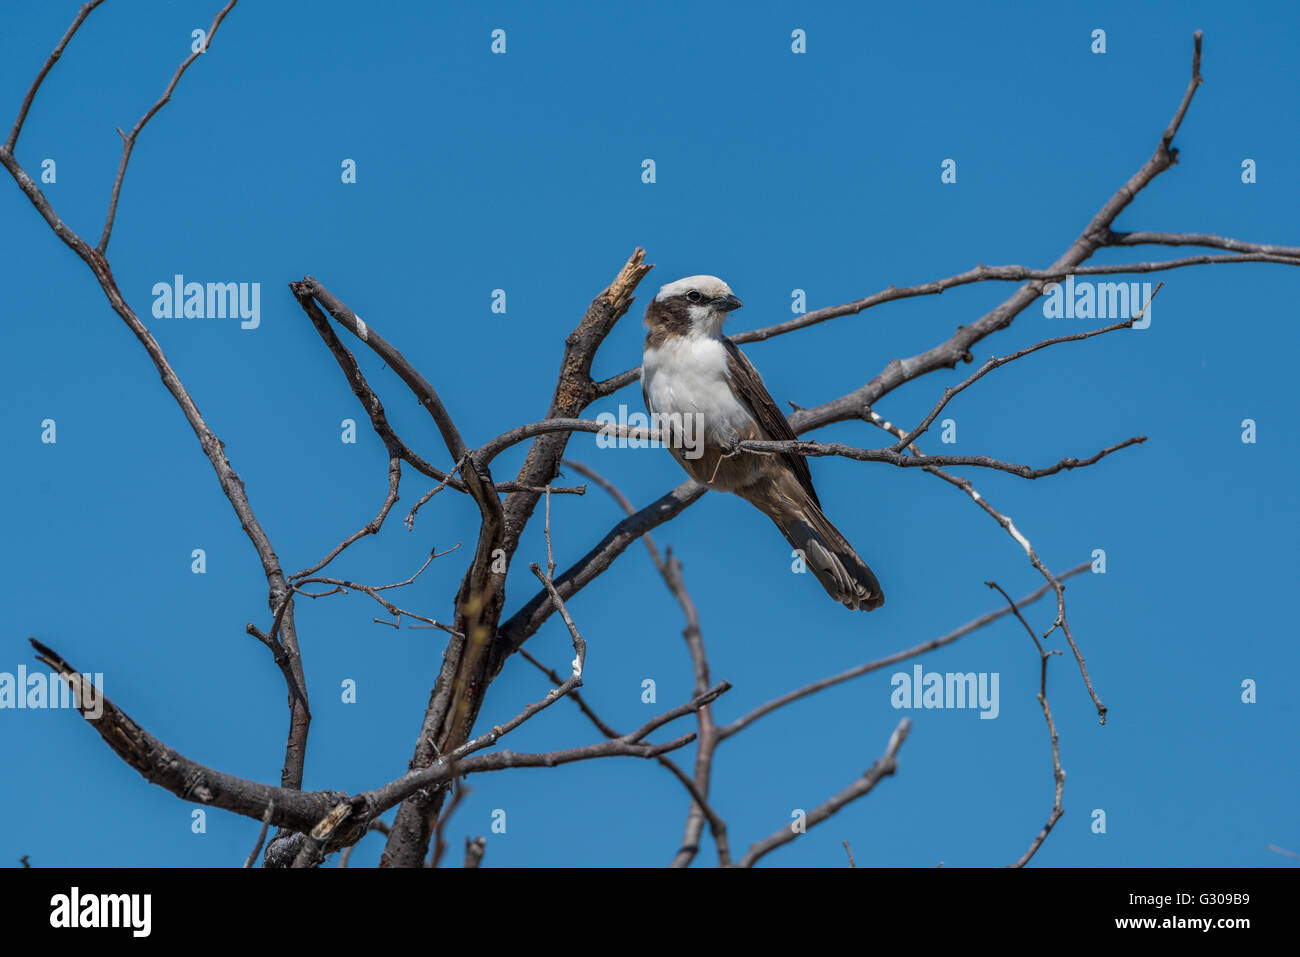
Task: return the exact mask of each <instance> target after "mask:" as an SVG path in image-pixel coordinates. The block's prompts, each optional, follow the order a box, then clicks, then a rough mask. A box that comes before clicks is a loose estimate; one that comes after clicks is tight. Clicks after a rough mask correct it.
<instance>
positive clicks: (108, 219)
mask: <svg viewBox="0 0 1300 957" xmlns="http://www.w3.org/2000/svg"><path fill="white" fill-rule="evenodd" d="M238 2H239V0H230V2H229V3H227V4H226V5H225V6H224V7H222V8H221V9H220V10H219V11H217V15H216V16H215V17H214V18H213V20H212V26H210V27H208V32H207V35H206V36H205V37H204V38H203V42H202V45H201V46H200V47H199V49H197V50H195V51H194V52H193V53H191V54H190V55H189V56H188V57H186V58H185V61H184V62H183V63H182V64H181V65H180V66H178V67H177V68H176V72H175V73H174V74H172V80H171V82H170V83H168V84H167V89H165V90H163V95H162V96H160V97H159V98H158V101H157V102H156V103H154V105H153V106H151V107H149V109H148V110H147V111H146V112H145V114H144V116H142V117H140V119H139V121H137V122H136V124H135V126H133V127H131V132H130V133H123V132H122V130H121V129H118V131H117V134H118V136H120V137H122V159H121V160H120V161H119V162H118V164H117V176H116V178H114V180H113V195H112V198H111V199H109V202H108V215H107V216H105V217H104V232H103V233H102V234H101V235H100V237H99V245H97V246H96V247H95V251H96V252H97V253H99V254H100V255H101V256H102V255H104V252H105V250H107V249H108V238H109V236H111V235H112V234H113V220H114V219H116V218H117V198H118V196H119V195H120V194H121V192H122V178H123V177H125V176H126V164H127V163H129V162H130V161H131V151H132V150H134V149H135V141H136V137H138V136H139V135H140V133H141V131H142V130H143V129H144V126H145V124H146V123H148V122H149V121H150V120H151V119H153V117H154V114H155V113H157V112H158V111H159V110H161V109H162V108H163V107H164V106H166V105H167V102H168V101H169V100H170V99H171V98H172V93H174V92H175V91H176V84H177V83H179V82H180V81H181V77H182V76H184V75H185V71H186V70H188V69H189V68H190V64H191V63H193V62H194V61H195V60H197V59H198V58H199V57H200V56H202V55H203V54H205V53H207V52H208V47H209V46H210V45H211V43H212V39H213V37H215V36H216V35H217V28H218V27H219V26H221V21H222V20H224V19H226V14H228V13H229V12H230V11H231V10H233V9H234V6H235V4H236V3H238Z"/></svg>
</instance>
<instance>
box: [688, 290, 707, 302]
mask: <svg viewBox="0 0 1300 957" xmlns="http://www.w3.org/2000/svg"><path fill="white" fill-rule="evenodd" d="M686 298H687V299H689V300H690V301H691V302H699V301H700V300H701V299H703V298H704V297H703V296H701V295H700V294H699V293H698V292H696V291H695V290H694V289H692V290H691V291H690V292H688V293H687V294H686Z"/></svg>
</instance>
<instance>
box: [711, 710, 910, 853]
mask: <svg viewBox="0 0 1300 957" xmlns="http://www.w3.org/2000/svg"><path fill="white" fill-rule="evenodd" d="M911 730H912V722H911V721H910V720H909V719H908V718H904V719H903V720H902V721H900V722H898V727H897V728H895V729H894V733H893V734H891V735H890V736H889V745H888V746H887V747H886V748H885V753H884V754H883V755H881V756H880V758H879V759H878V760H877V761H876V763H875V764H873V765H872V766H871V767H870V768H868V769H867V771H866V772H865V773H864V774H863V775H862V777H860V778H858V779H857V780H856V781H854V782H853V783H852V784H850V785H849V786H848V787H847V788H845V789H844V790H843V791H841V792H840V793H839V794H836V795H834V796H833V797H831V798H829V799H828V800H826V801H825V802H824V803H822V804H819V805H818V806H817V807H815V808H813V809H812V810H811V811H809V812H808V815H807V817H806V819H805V821H804V827H805V829H806V828H810V827H816V826H817V825H818V824H820V823H821V822H822V821H825V820H827V819H828V818H830V817H831V816H832V815H834V814H835V813H836V812H837V811H839V810H840V809H841V808H842V807H844V806H845V805H847V804H850V803H851V802H853V801H856V800H857V799H858V798H860V797H864V796H865V795H867V794H870V793H871V791H872V789H874V788H875V786H876V785H877V784H879V783H880V779H881V778H884V777H888V776H889V775H891V774H893V773H894V771H895V770H896V769H897V768H898V761H897V758H898V749H899V748H901V747H902V746H903V742H904V741H906V740H907V734H908V732H909V731H911ZM802 833H804V831H803V830H796V829H795V824H794V823H792V824H788V825H786V826H785V827H783V828H781V829H780V830H779V831H777V832H776V833H774V834H773V835H771V836H770V837H768V838H765V839H764V840H762V841H759V842H758V843H757V844H754V845H753V846H751V847H750V849H749V851H748V852H747V853H746V854H745V856H744V857H742V858H741V859H740V862H739V863H738V864H737V865H736V866H737V867H753V866H754V865H755V864H756V863H758V861H759V860H760V859H761V858H762V857H764V856H765V855H767V854H769V853H770V852H772V851H774V850H776V849H777V848H778V847H780V846H781V845H783V844H789V843H790V842H791V841H793V840H794V839H795V838H796V837H798V836H799V835H800V834H802Z"/></svg>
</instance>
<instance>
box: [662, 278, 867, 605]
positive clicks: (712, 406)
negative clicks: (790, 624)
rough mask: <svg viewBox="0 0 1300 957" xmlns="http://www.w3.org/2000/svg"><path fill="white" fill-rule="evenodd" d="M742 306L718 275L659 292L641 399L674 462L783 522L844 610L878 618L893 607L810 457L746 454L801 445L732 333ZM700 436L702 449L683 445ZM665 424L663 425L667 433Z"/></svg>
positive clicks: (674, 284) (778, 523)
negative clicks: (824, 505)
mask: <svg viewBox="0 0 1300 957" xmlns="http://www.w3.org/2000/svg"><path fill="white" fill-rule="evenodd" d="M740 306H741V302H740V300H739V299H737V298H736V297H735V296H734V295H733V294H732V292H731V289H730V287H729V286H728V285H727V284H726V283H725V282H723V281H722V280H721V279H718V278H717V277H716V276H688V277H687V278H685V279H678V280H677V281H676V282H670V283H668V284H667V285H666V286H663V287H662V288H661V289H660V290H659V294H658V295H657V296H655V298H654V301H652V302H651V303H650V305H649V307H648V308H647V309H646V314H645V324H646V328H647V329H649V333H648V334H647V335H646V340H645V356H644V361H643V364H642V366H641V393H642V395H643V396H645V403H646V407H647V408H648V409H649V410H650V412H651V414H652V415H653V416H655V419H656V421H657V422H660V423H662V422H668V423H670V426H669V428H668V431H669V433H670V435H671V436H672V438H671V439H670V448H671V451H672V454H673V457H674V458H676V459H677V461H678V462H680V463H681V466H682V468H684V469H685V470H686V472H687V474H689V475H690V476H691V478H693V479H695V480H696V481H697V482H701V483H703V484H705V485H707V486H709V487H710V488H715V489H721V490H722V491H726V492H734V493H736V494H737V495H739V496H740V497H741V498H743V499H744V500H745V501H747V502H749V503H750V504H752V505H754V506H756V507H757V508H758V509H759V510H760V511H762V512H763V513H764V514H765V515H766V516H767V517H768V518H770V519H771V520H772V521H773V522H775V523H776V527H777V528H779V529H780V530H781V534H782V535H784V536H785V538H786V541H788V542H789V543H790V544H791V545H792V546H794V547H795V548H797V549H798V550H799V551H800V552H802V554H803V556H804V560H805V562H806V563H807V567H808V568H810V569H811V570H812V573H813V574H814V575H816V576H817V580H818V581H819V582H821V583H822V587H823V588H825V589H826V591H827V593H828V594H830V596H831V597H832V598H834V599H835V600H836V601H838V602H842V603H843V604H845V605H847V606H848V607H849V608H853V609H862V610H865V611H872V610H873V609H876V608H879V607H880V606H881V605H883V604H884V603H885V596H884V593H883V592H882V591H881V589H880V583H879V582H878V581H876V576H875V575H873V574H872V572H871V569H870V568H868V567H867V563H866V562H864V561H863V560H862V559H861V558H859V557H858V553H857V552H855V551H854V550H853V546H851V545H850V544H849V543H848V542H847V541H846V540H845V538H844V536H843V535H841V534H840V533H839V531H838V530H837V529H836V528H835V526H834V525H832V524H831V523H830V521H829V520H828V519H827V518H826V516H825V515H823V514H822V509H821V503H820V502H819V501H818V500H817V493H816V492H815V491H814V490H813V484H812V475H811V474H810V473H809V471H808V462H807V461H806V460H805V459H804V457H803V456H801V455H793V454H787V453H782V454H779V455H765V454H759V453H752V452H736V451H735V446H736V443H738V442H740V441H742V440H745V439H772V440H782V439H794V438H795V434H794V431H793V430H792V429H791V428H790V423H789V422H787V421H786V418H785V416H784V415H782V414H781V410H780V409H779V408H778V407H777V405H776V403H775V402H773V401H772V397H771V396H770V395H768V392H767V389H766V388H765V387H764V386H763V380H762V378H760V377H759V374H758V372H757V371H755V369H754V367H753V366H752V365H750V363H749V360H748V359H746V358H745V356H744V354H743V353H742V352H741V351H740V350H739V349H738V348H737V347H736V344H735V343H734V342H732V341H731V340H730V339H728V338H727V337H726V336H724V335H723V334H722V323H723V321H724V320H725V319H726V318H727V313H729V312H731V311H732V310H733V309H739V308H740ZM686 417H692V419H691V421H692V422H693V423H698V425H699V426H700V427H699V428H697V429H695V430H694V434H695V435H696V436H698V438H697V439H696V443H695V444H696V446H697V447H691V446H689V445H687V444H686V443H685V442H683V441H682V440H683V438H684V437H689V436H690V435H691V434H692V429H691V428H690V427H689V426H690V424H689V423H688V424H687V425H686V426H683V425H682V424H681V423H683V422H684V421H685V418H686ZM662 427H663V426H662V425H661V428H662Z"/></svg>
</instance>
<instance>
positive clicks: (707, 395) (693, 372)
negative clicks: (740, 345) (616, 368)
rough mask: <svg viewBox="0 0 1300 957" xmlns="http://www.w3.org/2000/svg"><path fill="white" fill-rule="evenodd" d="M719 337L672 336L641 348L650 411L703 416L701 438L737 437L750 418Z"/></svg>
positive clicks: (727, 438)
mask: <svg viewBox="0 0 1300 957" xmlns="http://www.w3.org/2000/svg"><path fill="white" fill-rule="evenodd" d="M727 364H728V363H727V350H726V348H725V347H724V346H723V344H722V341H721V340H720V339H716V338H714V337H712V336H700V335H694V334H687V335H684V336H673V337H672V338H670V339H668V340H667V341H666V342H664V343H663V344H662V345H658V346H652V347H650V348H648V349H646V350H645V356H644V361H643V364H642V366H641V381H642V383H643V384H644V386H645V395H646V403H647V404H648V405H649V406H650V411H651V412H658V413H666V414H670V415H671V414H674V413H676V414H680V415H694V414H697V413H698V414H700V415H702V416H703V422H704V432H705V440H706V441H710V442H717V441H719V440H721V441H723V442H724V443H730V442H732V441H735V439H736V438H737V437H738V434H740V433H743V432H745V431H747V430H748V428H749V427H750V426H752V425H753V417H752V416H751V415H750V414H749V410H748V409H747V408H746V407H745V406H744V405H742V404H741V403H740V402H739V401H738V400H737V399H736V396H735V394H734V393H733V392H732V389H731V382H730V379H729V377H728V375H727Z"/></svg>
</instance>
